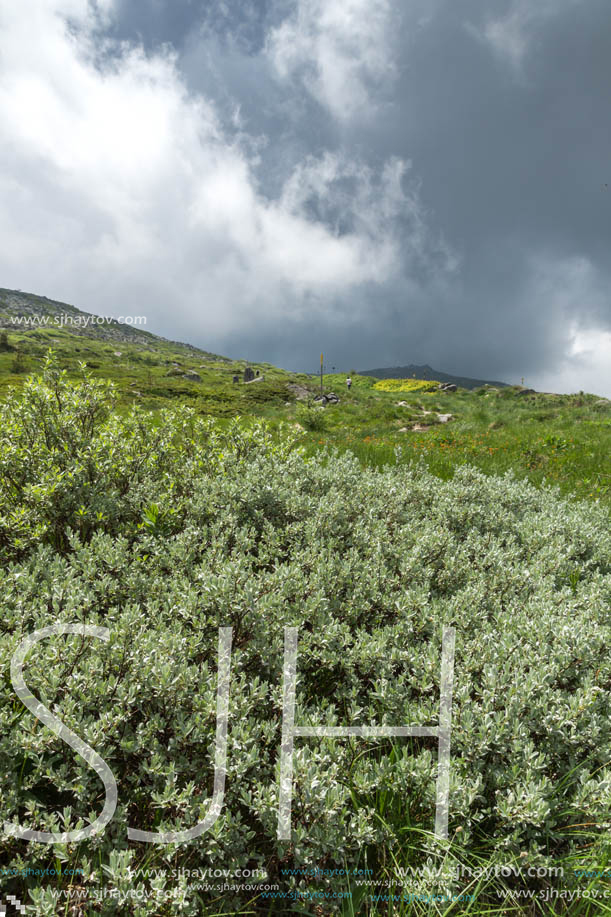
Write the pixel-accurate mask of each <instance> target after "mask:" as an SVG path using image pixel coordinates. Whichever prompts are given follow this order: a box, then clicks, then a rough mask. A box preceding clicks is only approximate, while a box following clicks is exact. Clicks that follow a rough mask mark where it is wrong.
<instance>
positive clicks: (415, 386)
mask: <svg viewBox="0 0 611 917" xmlns="http://www.w3.org/2000/svg"><path fill="white" fill-rule="evenodd" d="M438 386H439V382H435V381H434V380H431V379H381V380H380V381H379V382H376V383H375V385H374V386H373V387H374V388H375V389H378V391H380V392H436V391H437V388H438Z"/></svg>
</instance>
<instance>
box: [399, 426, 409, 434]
mask: <svg viewBox="0 0 611 917" xmlns="http://www.w3.org/2000/svg"><path fill="white" fill-rule="evenodd" d="M409 432H410V429H409V427H401V429H400V430H399V433H409Z"/></svg>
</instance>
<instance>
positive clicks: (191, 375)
mask: <svg viewBox="0 0 611 917" xmlns="http://www.w3.org/2000/svg"><path fill="white" fill-rule="evenodd" d="M182 377H183V379H188V380H189V382H201V381H202V377H201V376H200V374H199V373H196V372H195V370H194V369H189V370H188V371H187V372H186V373H183V376H182Z"/></svg>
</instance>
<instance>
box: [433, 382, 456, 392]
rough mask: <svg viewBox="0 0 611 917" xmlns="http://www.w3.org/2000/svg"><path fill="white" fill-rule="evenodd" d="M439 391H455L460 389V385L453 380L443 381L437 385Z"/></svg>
mask: <svg viewBox="0 0 611 917" xmlns="http://www.w3.org/2000/svg"><path fill="white" fill-rule="evenodd" d="M437 389H438V391H440V392H455V391H457V389H458V386H456V385H454V383H453V382H441V383H440V384H439V385H438V386H437Z"/></svg>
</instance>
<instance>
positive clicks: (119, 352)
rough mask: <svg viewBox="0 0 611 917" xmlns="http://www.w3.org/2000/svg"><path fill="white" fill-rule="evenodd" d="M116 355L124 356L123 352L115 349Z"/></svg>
mask: <svg viewBox="0 0 611 917" xmlns="http://www.w3.org/2000/svg"><path fill="white" fill-rule="evenodd" d="M114 355H115V357H122V356H123V354H122V353H121V351H120V350H115V351H114Z"/></svg>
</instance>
